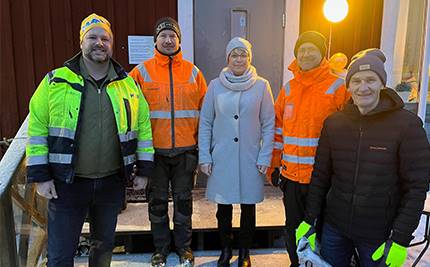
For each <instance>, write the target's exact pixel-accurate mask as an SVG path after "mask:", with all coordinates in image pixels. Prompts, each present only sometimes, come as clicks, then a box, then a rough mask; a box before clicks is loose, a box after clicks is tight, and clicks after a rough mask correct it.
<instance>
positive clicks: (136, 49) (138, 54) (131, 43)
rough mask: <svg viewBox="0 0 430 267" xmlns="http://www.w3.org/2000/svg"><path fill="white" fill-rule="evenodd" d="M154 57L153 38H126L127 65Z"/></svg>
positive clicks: (130, 36) (133, 36) (135, 36)
mask: <svg viewBox="0 0 430 267" xmlns="http://www.w3.org/2000/svg"><path fill="white" fill-rule="evenodd" d="M153 56H154V37H153V36H138V35H129V36H128V64H139V63H141V62H142V61H145V60H147V59H150V58H152V57H153Z"/></svg>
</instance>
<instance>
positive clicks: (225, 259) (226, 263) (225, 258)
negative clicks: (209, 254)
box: [217, 247, 233, 267]
mask: <svg viewBox="0 0 430 267" xmlns="http://www.w3.org/2000/svg"><path fill="white" fill-rule="evenodd" d="M232 254H233V253H232V251H231V247H225V248H223V249H222V250H221V255H220V256H219V259H218V262H217V266H218V267H230V260H231V257H232Z"/></svg>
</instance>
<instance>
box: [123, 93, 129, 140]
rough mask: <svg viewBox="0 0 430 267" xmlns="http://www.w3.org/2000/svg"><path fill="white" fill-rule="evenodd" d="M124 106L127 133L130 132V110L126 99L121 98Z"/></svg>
mask: <svg viewBox="0 0 430 267" xmlns="http://www.w3.org/2000/svg"><path fill="white" fill-rule="evenodd" d="M123 100H124V105H125V113H126V115H127V132H130V131H131V109H130V102H128V99H126V98H123Z"/></svg>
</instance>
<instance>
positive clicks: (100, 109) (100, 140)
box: [96, 84, 103, 173]
mask: <svg viewBox="0 0 430 267" xmlns="http://www.w3.org/2000/svg"><path fill="white" fill-rule="evenodd" d="M96 86H97V94H98V96H99V116H98V118H99V128H100V132H101V133H102V134H103V118H102V114H103V110H102V89H101V88H99V86H98V85H97V84H96ZM102 140H103V138H102V136H100V138H99V140H98V141H99V146H98V147H99V155H101V154H102V153H101V152H102V151H101V147H102ZM100 161H101V160H100V157H98V158H97V172H99V173H100Z"/></svg>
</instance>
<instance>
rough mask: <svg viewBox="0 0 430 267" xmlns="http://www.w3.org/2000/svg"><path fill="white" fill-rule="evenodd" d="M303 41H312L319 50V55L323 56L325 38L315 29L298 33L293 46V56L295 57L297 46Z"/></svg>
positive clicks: (325, 47)
mask: <svg viewBox="0 0 430 267" xmlns="http://www.w3.org/2000/svg"><path fill="white" fill-rule="evenodd" d="M304 43H312V44H314V45H315V46H316V47H318V49H319V50H320V53H321V56H322V57H323V58H324V57H325V56H326V53H327V46H326V44H325V43H326V38H325V37H324V35H322V34H321V33H319V32H317V31H307V32H304V33H302V34H300V36H299V38H298V39H297V41H296V45H295V46H294V56H295V57H297V51H298V50H299V47H300V46H301V45H302V44H304Z"/></svg>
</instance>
